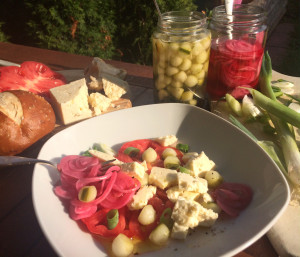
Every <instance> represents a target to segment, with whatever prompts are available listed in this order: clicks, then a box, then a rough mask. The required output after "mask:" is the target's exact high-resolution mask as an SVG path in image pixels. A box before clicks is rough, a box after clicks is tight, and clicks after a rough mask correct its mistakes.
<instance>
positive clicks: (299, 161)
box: [254, 52, 300, 185]
mask: <svg viewBox="0 0 300 257" xmlns="http://www.w3.org/2000/svg"><path fill="white" fill-rule="evenodd" d="M271 79H272V63H271V58H270V56H269V54H268V52H266V54H265V55H264V58H263V62H262V67H261V72H260V77H259V85H260V89H261V91H262V92H263V94H264V95H265V97H264V98H263V97H260V96H261V94H260V95H259V94H256V93H254V96H255V95H256V96H257V95H259V97H260V100H259V101H258V102H257V104H259V103H261V100H262V99H265V98H267V100H266V104H264V103H263V105H264V107H265V109H266V111H267V112H269V115H270V118H271V120H272V122H273V124H274V127H275V129H276V132H277V136H278V139H279V141H280V143H281V148H282V152H283V156H284V159H285V163H286V167H287V172H288V174H289V178H290V180H291V181H292V182H293V183H294V184H296V185H300V153H299V149H298V146H297V143H296V141H295V139H294V137H293V133H292V131H291V129H290V127H289V125H288V124H287V122H288V123H290V124H292V125H295V126H297V125H298V126H297V127H299V125H300V114H299V113H297V112H296V111H294V110H292V109H290V108H288V107H286V106H284V105H283V104H280V103H278V102H276V101H277V100H276V97H275V95H274V93H273V90H272V87H271ZM270 101H273V102H275V103H276V104H274V103H272V104H269V103H270ZM269 106H271V108H269ZM261 107H262V106H261ZM287 117H288V118H287Z"/></svg>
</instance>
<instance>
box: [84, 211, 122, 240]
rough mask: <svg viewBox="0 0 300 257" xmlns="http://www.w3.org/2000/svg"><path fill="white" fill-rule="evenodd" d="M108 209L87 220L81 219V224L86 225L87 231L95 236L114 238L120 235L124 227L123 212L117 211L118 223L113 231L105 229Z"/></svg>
mask: <svg viewBox="0 0 300 257" xmlns="http://www.w3.org/2000/svg"><path fill="white" fill-rule="evenodd" d="M109 211H110V210H109V209H102V210H99V211H97V212H96V213H94V214H93V215H92V216H90V217H88V218H84V219H82V222H83V223H84V224H85V225H86V227H87V228H88V230H89V231H90V232H91V233H93V234H96V235H100V236H104V237H115V236H117V235H119V234H120V233H122V232H123V231H124V229H125V227H126V220H125V215H124V214H125V210H124V208H123V209H120V210H119V223H118V225H117V226H116V227H115V228H114V229H108V228H107V219H106V214H107V213H108V212H109Z"/></svg>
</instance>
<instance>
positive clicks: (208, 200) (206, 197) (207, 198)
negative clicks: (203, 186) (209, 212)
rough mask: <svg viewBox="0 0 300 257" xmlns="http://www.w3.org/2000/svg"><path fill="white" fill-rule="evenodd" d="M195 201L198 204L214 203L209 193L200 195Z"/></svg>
mask: <svg viewBox="0 0 300 257" xmlns="http://www.w3.org/2000/svg"><path fill="white" fill-rule="evenodd" d="M197 201H198V202H199V203H203V202H204V203H211V202H214V199H213V198H212V197H211V195H210V194H209V193H204V194H202V195H201V196H200V197H199V198H198V199H197Z"/></svg>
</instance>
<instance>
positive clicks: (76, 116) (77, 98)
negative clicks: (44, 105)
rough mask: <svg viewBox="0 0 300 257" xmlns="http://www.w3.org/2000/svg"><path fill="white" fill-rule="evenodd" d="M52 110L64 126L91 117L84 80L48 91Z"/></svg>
mask: <svg viewBox="0 0 300 257" xmlns="http://www.w3.org/2000/svg"><path fill="white" fill-rule="evenodd" d="M50 97H51V101H52V105H53V108H54V110H55V111H56V114H57V116H58V117H59V118H60V120H61V122H62V123H63V124H65V125H68V124H71V123H74V122H77V121H80V120H84V119H87V118H90V117H92V111H91V110H90V108H89V103H88V88H87V85H86V82H85V79H84V78H83V79H79V80H76V81H73V82H71V83H69V84H66V85H63V86H59V87H55V88H52V89H50Z"/></svg>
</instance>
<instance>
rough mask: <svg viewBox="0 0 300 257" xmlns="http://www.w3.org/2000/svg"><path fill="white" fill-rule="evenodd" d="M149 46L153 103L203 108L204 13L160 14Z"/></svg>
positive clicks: (206, 47) (205, 62) (206, 40)
mask: <svg viewBox="0 0 300 257" xmlns="http://www.w3.org/2000/svg"><path fill="white" fill-rule="evenodd" d="M152 44H153V77H154V98H155V102H182V103H188V104H191V105H198V106H201V107H203V106H204V105H205V102H206V101H205V90H204V88H205V84H206V78H207V71H208V64H209V54H210V44H211V34H210V31H209V30H208V29H207V22H206V16H205V14H203V13H200V12H196V11H195V12H185V11H172V12H167V13H163V14H162V16H161V18H160V19H159V20H158V23H157V29H156V31H155V32H154V33H153V36H152Z"/></svg>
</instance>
